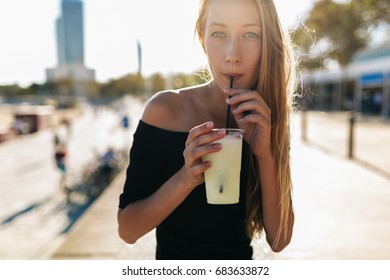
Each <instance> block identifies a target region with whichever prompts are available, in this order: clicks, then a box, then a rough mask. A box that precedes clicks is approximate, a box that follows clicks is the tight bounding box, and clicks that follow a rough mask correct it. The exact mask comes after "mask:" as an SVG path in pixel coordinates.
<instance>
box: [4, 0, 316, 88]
mask: <svg viewBox="0 0 390 280" xmlns="http://www.w3.org/2000/svg"><path fill="white" fill-rule="evenodd" d="M312 2H313V0H295V1H287V0H275V4H276V6H277V9H278V11H279V14H280V18H281V21H282V24H283V25H284V26H285V27H288V26H290V25H293V24H294V23H295V22H296V20H297V18H300V17H302V16H304V15H305V13H307V11H308V10H309V9H310V7H311V5H312ZM197 9H198V0H186V1H183V0H164V1H161V0H138V1H133V0H131V1H129V0H110V1H108V0H84V17H85V63H86V66H87V67H89V68H92V69H95V70H96V77H97V79H98V81H101V82H104V81H107V80H108V79H110V78H117V77H120V76H122V75H124V74H127V73H129V72H135V71H136V70H137V49H136V42H137V40H139V41H140V42H141V45H142V51H143V74H144V75H146V76H147V75H150V74H152V73H155V72H162V73H164V74H169V73H174V72H187V73H190V72H192V71H194V70H196V69H197V68H199V67H201V66H203V65H205V64H206V60H205V58H204V55H203V52H202V50H201V48H200V46H199V44H198V42H197V41H196V40H195V39H194V35H193V29H194V23H195V20H196V15H197ZM59 13H60V0H34V1H32V0H8V1H4V0H2V1H0V85H1V84H11V83H18V84H20V85H22V86H28V85H29V84H31V83H32V82H36V83H42V82H44V81H45V69H46V68H48V67H54V66H56V64H57V57H56V43H55V19H56V18H57V17H58V15H59Z"/></svg>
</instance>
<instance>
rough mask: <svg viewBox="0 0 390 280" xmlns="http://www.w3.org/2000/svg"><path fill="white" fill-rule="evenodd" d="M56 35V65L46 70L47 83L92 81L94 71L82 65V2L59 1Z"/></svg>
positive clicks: (71, 0)
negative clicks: (59, 10) (67, 80)
mask: <svg viewBox="0 0 390 280" xmlns="http://www.w3.org/2000/svg"><path fill="white" fill-rule="evenodd" d="M56 35H57V37H56V39H57V60H58V65H57V67H55V68H51V69H47V70H46V77H47V81H48V82H51V81H56V80H62V79H70V80H72V81H75V82H76V83H77V82H79V83H82V82H91V81H94V80H95V71H94V70H91V69H88V68H86V66H85V64H84V18H83V2H81V1H80V0H62V1H61V15H60V16H59V17H58V19H57V21H56ZM80 88H81V87H79V89H80ZM79 94H80V92H79Z"/></svg>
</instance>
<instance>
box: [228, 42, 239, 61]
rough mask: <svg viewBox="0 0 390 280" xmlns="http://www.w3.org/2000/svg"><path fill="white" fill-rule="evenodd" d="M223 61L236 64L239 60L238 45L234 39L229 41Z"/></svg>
mask: <svg viewBox="0 0 390 280" xmlns="http://www.w3.org/2000/svg"><path fill="white" fill-rule="evenodd" d="M225 61H226V62H227V63H231V64H238V63H240V62H241V54H240V47H239V44H238V42H237V41H236V40H231V42H229V45H228V48H227V53H226V57H225Z"/></svg>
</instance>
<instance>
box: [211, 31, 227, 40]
mask: <svg viewBox="0 0 390 280" xmlns="http://www.w3.org/2000/svg"><path fill="white" fill-rule="evenodd" d="M210 37H213V38H218V39H221V38H225V37H226V35H225V33H223V32H221V31H216V32H213V33H211V35H210Z"/></svg>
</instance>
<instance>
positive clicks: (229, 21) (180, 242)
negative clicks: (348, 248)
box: [118, 0, 294, 259]
mask: <svg viewBox="0 0 390 280" xmlns="http://www.w3.org/2000/svg"><path fill="white" fill-rule="evenodd" d="M196 31H197V34H198V36H199V39H200V42H201V44H202V46H203V49H204V51H205V54H206V55H207V58H208V62H209V68H210V72H211V74H212V78H213V79H212V80H211V81H210V82H208V83H206V84H203V85H200V86H196V87H191V88H184V89H181V90H179V91H166V92H162V93H159V94H157V95H155V96H154V97H153V98H152V99H151V100H150V101H149V102H148V103H147V105H146V107H145V110H144V113H143V116H142V119H141V121H140V123H139V125H138V128H137V131H136V133H135V135H134V143H133V147H132V149H131V154H130V165H129V168H128V171H127V179H126V183H125V187H124V192H123V193H122V194H121V197H120V205H119V211H118V223H119V235H120V237H121V238H122V239H123V240H124V241H125V242H127V243H134V242H136V240H137V239H138V238H139V237H141V236H143V235H144V234H146V233H147V232H149V231H151V230H152V229H154V228H157V230H156V236H157V251H156V258H157V259H251V258H252V253H253V251H252V248H251V246H250V242H251V239H252V238H253V237H254V236H256V235H258V234H261V233H262V232H264V233H265V236H266V240H267V241H268V243H269V244H270V246H271V248H272V249H273V250H274V251H276V252H277V251H281V250H282V249H283V248H285V247H286V246H287V245H288V243H289V242H290V239H291V236H292V229H293V224H294V213H293V209H292V203H291V188H292V183H291V176H290V165H289V160H290V158H289V149H290V139H289V137H290V135H289V112H290V108H289V106H290V105H289V103H290V99H289V91H290V90H292V87H291V86H292V81H291V78H292V77H293V72H292V65H293V64H292V62H291V61H289V55H288V47H287V44H286V41H285V40H284V37H283V32H282V29H281V26H280V22H279V19H278V16H277V13H276V10H275V6H274V3H273V1H270V0H242V1H236V0H203V1H201V5H200V11H199V18H198V21H197V24H196ZM231 78H233V79H234V89H229V81H230V79H231ZM289 87H290V88H289ZM227 103H228V104H229V105H230V106H231V107H230V108H231V116H232V117H231V118H230V120H231V123H230V127H238V128H241V129H243V130H244V131H245V132H244V140H245V141H244V145H243V160H242V167H241V170H242V171H241V177H240V182H241V187H240V191H241V195H240V202H239V203H238V204H234V205H224V206H220V205H210V204H207V202H206V198H205V185H204V172H205V170H207V169H209V168H210V167H211V165H212V163H211V162H208V161H205V162H203V161H202V157H203V156H205V155H206V154H209V153H214V152H218V151H220V150H221V149H222V148H223V147H221V145H219V144H213V143H212V142H214V141H216V140H218V139H221V138H223V137H224V136H225V133H224V132H222V133H217V132H216V131H213V128H217V127H224V126H225V120H226V113H225V112H226V107H227Z"/></svg>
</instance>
